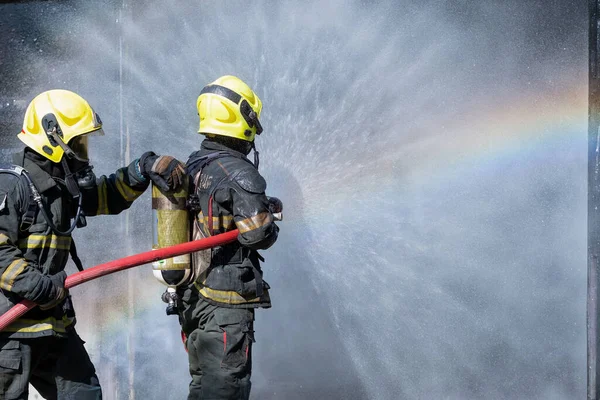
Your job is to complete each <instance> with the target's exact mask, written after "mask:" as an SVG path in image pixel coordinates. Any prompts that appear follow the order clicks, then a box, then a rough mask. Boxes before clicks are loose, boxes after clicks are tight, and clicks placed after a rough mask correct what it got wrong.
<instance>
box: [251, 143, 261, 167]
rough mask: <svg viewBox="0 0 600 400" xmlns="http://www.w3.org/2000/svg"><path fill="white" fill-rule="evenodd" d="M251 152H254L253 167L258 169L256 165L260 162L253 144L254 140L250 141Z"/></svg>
mask: <svg viewBox="0 0 600 400" xmlns="http://www.w3.org/2000/svg"><path fill="white" fill-rule="evenodd" d="M252 150H254V166H255V167H256V169H258V164H259V162H260V158H259V155H258V150H256V145H255V144H254V140H253V141H252Z"/></svg>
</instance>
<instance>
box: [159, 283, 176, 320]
mask: <svg viewBox="0 0 600 400" xmlns="http://www.w3.org/2000/svg"><path fill="white" fill-rule="evenodd" d="M160 298H161V300H162V301H163V302H165V303H167V310H166V311H167V315H178V314H179V308H178V306H177V303H178V301H179V296H178V295H177V292H176V291H175V288H172V287H169V288H167V290H165V292H164V293H163V294H162V296H161V297H160Z"/></svg>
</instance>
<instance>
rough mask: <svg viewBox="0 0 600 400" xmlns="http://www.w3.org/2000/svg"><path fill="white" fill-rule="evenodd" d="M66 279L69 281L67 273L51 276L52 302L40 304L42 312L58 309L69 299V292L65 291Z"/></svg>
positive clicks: (62, 272) (61, 272)
mask: <svg viewBox="0 0 600 400" xmlns="http://www.w3.org/2000/svg"><path fill="white" fill-rule="evenodd" d="M65 279H67V273H66V272H65V271H60V272H59V273H58V274H56V275H52V276H50V281H52V287H51V289H50V296H49V297H50V300H49V301H48V302H46V303H44V304H40V308H41V309H42V310H49V309H50V308H54V307H56V306H57V305H59V304H60V303H61V302H62V301H63V300H64V299H65V297H67V295H68V294H69V290H68V289H65Z"/></svg>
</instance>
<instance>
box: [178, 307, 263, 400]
mask: <svg viewBox="0 0 600 400" xmlns="http://www.w3.org/2000/svg"><path fill="white" fill-rule="evenodd" d="M197 301H198V303H197V304H196V307H194V313H193V314H194V325H195V329H193V330H192V331H191V332H189V334H187V333H188V332H186V334H187V342H186V346H187V350H188V357H189V363H190V375H191V376H192V382H191V383H190V391H189V396H188V400H248V398H249V397H250V386H251V384H250V374H251V372H252V342H254V331H253V324H254V309H247V308H224V307H218V306H215V305H212V304H209V303H207V302H206V301H204V300H202V299H198V300H197ZM186 322H188V323H189V322H190V321H186ZM185 325H187V326H189V324H185Z"/></svg>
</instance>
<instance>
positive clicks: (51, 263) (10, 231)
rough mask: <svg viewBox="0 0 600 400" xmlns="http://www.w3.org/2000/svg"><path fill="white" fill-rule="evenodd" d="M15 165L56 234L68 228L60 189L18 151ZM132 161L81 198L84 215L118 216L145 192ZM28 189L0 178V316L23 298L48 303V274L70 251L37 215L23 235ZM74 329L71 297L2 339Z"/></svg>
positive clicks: (70, 210)
mask: <svg viewBox="0 0 600 400" xmlns="http://www.w3.org/2000/svg"><path fill="white" fill-rule="evenodd" d="M13 162H14V164H16V165H19V166H22V167H24V168H25V170H27V172H28V173H29V176H30V178H31V180H32V181H33V183H34V185H35V186H36V188H37V190H38V191H39V192H40V194H41V196H42V199H43V202H44V204H45V205H46V210H47V212H48V214H49V216H50V218H52V220H53V223H54V224H55V225H56V227H57V228H58V229H59V230H61V231H66V230H68V228H69V227H70V225H71V218H73V217H74V215H75V212H76V210H77V204H76V203H74V202H73V200H72V198H71V195H70V194H69V193H68V191H67V189H66V187H65V186H64V185H63V184H60V183H57V181H56V180H55V179H53V178H52V177H51V176H50V175H49V174H48V173H47V172H45V171H44V170H43V169H42V168H40V166H38V164H37V163H36V162H34V161H32V160H31V159H30V157H29V156H25V154H24V153H23V152H21V153H19V154H17V155H15V158H14V160H13ZM135 168H136V166H135V162H133V163H131V164H130V165H129V166H128V167H124V168H121V169H119V170H117V172H116V173H115V174H112V175H110V176H109V177H106V176H101V177H99V178H97V180H96V186H95V187H94V188H91V189H88V190H86V191H85V192H83V193H82V195H83V211H84V212H85V215H87V216H94V215H100V214H118V213H120V212H121V211H123V210H125V209H127V208H129V206H130V205H131V203H132V202H133V201H134V200H135V199H136V198H137V197H138V196H139V195H140V194H142V193H143V191H144V190H145V189H146V188H147V187H148V183H149V182H148V181H145V180H143V178H141V177H140V175H139V174H138V173H137V172H136V169H135ZM29 194H30V191H29V188H28V187H27V185H26V182H25V180H24V178H22V177H17V176H14V175H11V174H8V173H0V313H2V314H3V313H5V312H6V311H7V310H9V309H10V308H11V307H12V306H13V305H14V304H16V303H18V302H20V301H21V300H23V299H28V300H31V301H33V302H35V303H38V304H43V303H45V302H47V301H50V300H51V299H50V298H48V296H50V292H51V282H50V278H49V275H54V274H56V273H58V272H60V271H62V270H63V269H64V268H65V265H66V263H67V260H68V257H69V248H70V247H71V235H57V234H55V233H54V232H53V231H52V230H51V229H50V226H49V225H48V224H47V223H46V220H45V219H44V216H43V215H42V213H41V212H40V211H39V210H37V213H36V217H35V220H34V222H33V224H32V225H31V227H30V228H29V229H28V230H27V231H22V230H21V229H20V222H21V218H22V216H23V214H24V213H25V211H26V210H27V205H28V202H29ZM74 324H75V313H74V311H73V305H72V302H71V298H70V296H68V297H67V298H66V299H65V301H64V302H63V303H62V304H60V305H59V306H57V307H54V308H52V309H49V310H45V311H43V310H41V309H40V308H38V307H36V308H34V309H33V310H31V311H29V312H27V313H26V314H25V315H24V316H23V317H21V318H19V319H17V320H16V321H15V322H14V323H12V324H11V325H9V326H8V327H7V328H6V329H5V330H4V331H3V332H2V335H8V336H9V337H10V338H33V337H41V336H48V335H57V336H62V335H64V334H65V332H66V330H67V329H69V328H70V327H72V326H73V325H74Z"/></svg>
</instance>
